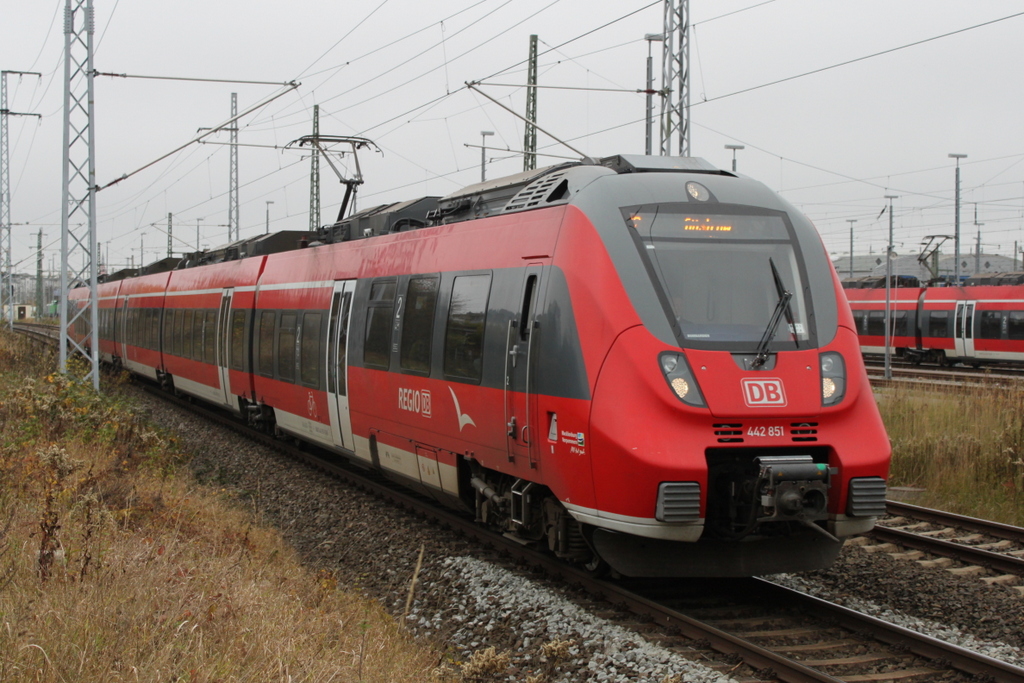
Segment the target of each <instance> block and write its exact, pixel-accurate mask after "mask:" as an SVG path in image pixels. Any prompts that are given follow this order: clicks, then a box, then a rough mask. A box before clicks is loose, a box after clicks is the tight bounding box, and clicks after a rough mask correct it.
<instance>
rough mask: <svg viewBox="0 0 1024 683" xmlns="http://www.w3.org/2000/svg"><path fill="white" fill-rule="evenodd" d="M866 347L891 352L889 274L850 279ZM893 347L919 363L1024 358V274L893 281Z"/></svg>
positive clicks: (855, 314)
mask: <svg viewBox="0 0 1024 683" xmlns="http://www.w3.org/2000/svg"><path fill="white" fill-rule="evenodd" d="M843 287H844V288H845V290H846V297H847V299H848V300H849V302H850V308H851V309H853V319H854V322H855V323H856V325H857V334H858V336H859V337H860V344H861V350H862V351H863V353H864V354H866V355H881V354H884V353H885V278H884V277H881V278H877V277H876V278H860V279H854V280H844V281H843ZM889 308H890V314H889V317H890V323H889V324H890V326H891V342H890V348H891V350H892V353H893V355H894V356H896V357H897V358H903V359H906V360H909V361H913V362H918V363H920V362H928V363H938V364H940V365H954V364H956V363H963V364H966V365H973V366H979V365H983V364H996V363H1020V362H1021V361H1024V273H993V274H985V275H978V276H975V277H972V278H968V279H967V280H965V281H964V284H963V286H961V287H953V286H939V287H927V286H925V287H922V286H920V285H919V283H918V281H917V280H916V278H906V277H900V278H895V277H894V278H893V280H892V281H891V283H890V306H889Z"/></svg>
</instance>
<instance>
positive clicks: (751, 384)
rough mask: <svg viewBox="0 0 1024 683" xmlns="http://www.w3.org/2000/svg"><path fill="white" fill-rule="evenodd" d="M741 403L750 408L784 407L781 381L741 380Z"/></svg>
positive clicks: (783, 392) (784, 399)
mask: <svg viewBox="0 0 1024 683" xmlns="http://www.w3.org/2000/svg"><path fill="white" fill-rule="evenodd" d="M740 384H741V385H743V401H744V402H745V403H746V404H747V405H748V406H750V407H751V408H757V407H759V406H784V405H786V392H785V391H783V390H782V380H781V379H775V378H772V379H749V378H748V379H742V380H740Z"/></svg>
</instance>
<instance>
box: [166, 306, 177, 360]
mask: <svg viewBox="0 0 1024 683" xmlns="http://www.w3.org/2000/svg"><path fill="white" fill-rule="evenodd" d="M177 313H178V312H177V311H175V310H170V309H168V310H167V311H165V312H164V351H166V352H167V353H173V352H174V318H175V316H176V315H177Z"/></svg>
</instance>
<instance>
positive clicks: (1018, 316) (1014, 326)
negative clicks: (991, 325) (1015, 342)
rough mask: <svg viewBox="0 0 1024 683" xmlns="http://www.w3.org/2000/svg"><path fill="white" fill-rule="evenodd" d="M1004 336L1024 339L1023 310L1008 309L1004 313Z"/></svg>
mask: <svg viewBox="0 0 1024 683" xmlns="http://www.w3.org/2000/svg"><path fill="white" fill-rule="evenodd" d="M1006 338H1007V339H1024V311H1008V312H1007V315H1006Z"/></svg>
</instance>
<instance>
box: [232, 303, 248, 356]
mask: <svg viewBox="0 0 1024 683" xmlns="http://www.w3.org/2000/svg"><path fill="white" fill-rule="evenodd" d="M231 369H232V370H245V311H231Z"/></svg>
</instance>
